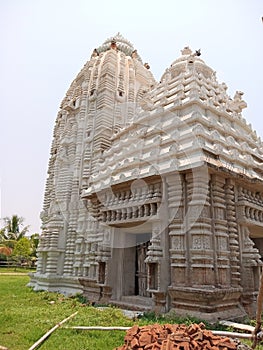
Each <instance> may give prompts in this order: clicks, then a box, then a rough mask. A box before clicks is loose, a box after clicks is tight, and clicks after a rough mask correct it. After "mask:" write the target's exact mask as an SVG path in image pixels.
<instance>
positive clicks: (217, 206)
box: [211, 175, 231, 286]
mask: <svg viewBox="0 0 263 350" xmlns="http://www.w3.org/2000/svg"><path fill="white" fill-rule="evenodd" d="M224 186H225V179H224V178H223V177H221V176H219V175H212V182H211V207H212V216H213V248H214V271H215V285H216V286H230V285H231V281H230V261H229V255H230V252H229V236H228V226H227V220H226V202H225V201H226V199H225V188H224Z"/></svg>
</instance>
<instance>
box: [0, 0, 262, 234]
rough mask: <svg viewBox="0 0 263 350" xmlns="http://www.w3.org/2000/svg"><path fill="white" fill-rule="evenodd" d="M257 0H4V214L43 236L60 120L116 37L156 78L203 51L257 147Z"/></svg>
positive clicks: (0, 76)
mask: <svg viewBox="0 0 263 350" xmlns="http://www.w3.org/2000/svg"><path fill="white" fill-rule="evenodd" d="M262 16H263V1H262V0H181V1H179V0H145V1H138V0H133V1H123V0H122V1H120V0H97V1H96V0H0V45H1V55H0V102H1V107H0V120H1V136H0V150H1V153H0V179H1V182H0V186H1V194H2V198H1V208H0V216H1V217H2V218H3V217H5V216H11V215H13V214H18V215H19V216H22V217H24V218H25V219H26V221H25V223H26V224H29V225H31V229H30V232H31V233H34V232H40V219H39V214H40V211H41V210H42V202H43V194H44V187H45V181H46V172H47V164H48V159H49V151H50V145H51V141H52V133H53V127H54V123H55V118H56V114H57V112H58V109H59V105H60V102H61V100H62V99H63V97H64V95H65V93H66V91H67V89H68V87H69V85H70V83H71V82H72V80H73V79H74V78H75V76H76V75H77V73H78V72H79V71H80V69H81V68H82V67H83V65H84V64H85V62H86V61H87V60H89V58H90V55H91V53H92V51H93V49H94V48H95V47H98V46H99V45H101V44H102V43H103V42H104V41H105V39H107V38H108V37H111V36H113V35H115V34H116V33H117V32H121V34H122V35H123V36H124V37H126V38H127V39H128V40H129V41H131V42H132V43H133V44H134V47H135V48H136V49H137V50H138V52H139V54H140V56H141V57H142V59H143V61H144V62H148V63H149V64H150V66H151V71H152V72H153V74H154V76H155V78H156V79H157V80H159V79H160V77H161V75H162V73H163V72H164V70H165V69H166V68H167V67H169V66H170V64H171V63H172V62H173V61H174V60H175V59H176V58H177V57H178V56H180V54H181V52H180V50H181V49H182V48H183V47H184V46H190V47H191V48H192V49H194V50H195V49H199V48H201V52H202V56H201V58H202V59H203V60H205V62H206V63H207V64H208V65H209V66H210V67H211V68H213V69H214V70H215V71H217V76H218V80H219V81H220V82H222V81H224V82H225V83H226V84H227V86H228V87H229V90H228V92H229V94H230V95H232V96H233V94H234V93H235V91H236V90H241V91H243V92H244V99H245V100H246V102H247V103H248V108H247V110H245V111H244V117H245V118H246V119H247V121H248V122H249V123H251V124H252V126H253V129H256V130H257V133H258V135H260V136H261V138H262V139H263V112H262V111H263V108H262V100H263V23H262V21H261V17H262Z"/></svg>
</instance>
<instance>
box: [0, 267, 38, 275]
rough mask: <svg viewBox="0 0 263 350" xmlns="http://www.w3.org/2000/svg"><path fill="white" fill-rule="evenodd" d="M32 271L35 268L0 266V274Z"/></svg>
mask: <svg viewBox="0 0 263 350" xmlns="http://www.w3.org/2000/svg"><path fill="white" fill-rule="evenodd" d="M34 271H35V269H29V268H27V267H0V275H1V274H3V273H29V272H34Z"/></svg>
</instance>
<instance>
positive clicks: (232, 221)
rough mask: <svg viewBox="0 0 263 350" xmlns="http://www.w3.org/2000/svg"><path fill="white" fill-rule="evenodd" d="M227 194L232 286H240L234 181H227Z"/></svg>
mask: <svg viewBox="0 0 263 350" xmlns="http://www.w3.org/2000/svg"><path fill="white" fill-rule="evenodd" d="M225 193H226V219H227V223H228V232H229V250H230V269H231V286H233V287H237V286H240V245H239V237H238V227H237V219H236V207H235V187H234V181H233V180H231V179H227V181H226V186H225Z"/></svg>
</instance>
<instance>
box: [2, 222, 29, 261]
mask: <svg viewBox="0 0 263 350" xmlns="http://www.w3.org/2000/svg"><path fill="white" fill-rule="evenodd" d="M3 220H4V223H5V225H4V227H2V228H1V229H0V259H1V260H3V259H4V260H6V257H8V256H10V255H11V254H12V251H13V249H14V247H15V244H16V242H17V241H18V240H20V239H21V238H23V237H24V236H25V234H26V233H27V232H28V229H29V226H24V219H23V218H22V217H20V216H18V215H12V216H11V217H5V218H4V219H3ZM23 226H24V227H23Z"/></svg>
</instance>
